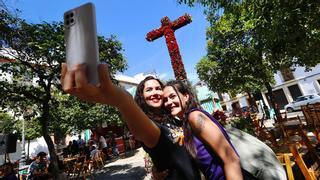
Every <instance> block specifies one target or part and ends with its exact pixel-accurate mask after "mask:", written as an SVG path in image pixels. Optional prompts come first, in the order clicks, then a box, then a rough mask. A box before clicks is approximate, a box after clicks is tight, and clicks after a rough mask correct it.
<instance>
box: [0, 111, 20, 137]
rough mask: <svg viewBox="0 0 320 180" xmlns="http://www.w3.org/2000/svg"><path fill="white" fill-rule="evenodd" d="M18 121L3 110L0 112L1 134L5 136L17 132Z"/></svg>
mask: <svg viewBox="0 0 320 180" xmlns="http://www.w3.org/2000/svg"><path fill="white" fill-rule="evenodd" d="M15 123H16V120H15V119H14V117H13V116H12V115H10V114H9V113H7V112H4V111H3V110H0V132H1V133H3V134H9V133H12V132H13V131H14V130H17V128H16V127H15Z"/></svg>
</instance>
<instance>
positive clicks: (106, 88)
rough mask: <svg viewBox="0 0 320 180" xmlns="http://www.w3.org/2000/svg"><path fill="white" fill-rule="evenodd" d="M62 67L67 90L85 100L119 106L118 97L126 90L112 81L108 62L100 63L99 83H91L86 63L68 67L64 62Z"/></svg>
mask: <svg viewBox="0 0 320 180" xmlns="http://www.w3.org/2000/svg"><path fill="white" fill-rule="evenodd" d="M61 68H62V69H61V85H62V88H63V90H64V91H65V92H67V93H69V94H71V95H74V96H77V97H78V98H80V99H82V100H84V101H88V102H93V103H101V104H108V105H111V106H116V107H118V106H119V104H120V101H119V100H118V99H117V97H120V96H119V93H121V91H124V90H123V89H121V88H120V87H118V86H116V85H114V84H113V83H112V81H111V79H110V76H109V70H108V66H107V65H106V64H99V65H98V75H99V80H100V84H98V85H93V84H91V83H89V81H88V78H87V74H86V71H87V66H86V65H84V64H77V65H74V66H73V68H71V69H68V67H67V65H66V64H65V63H63V64H62V67H61Z"/></svg>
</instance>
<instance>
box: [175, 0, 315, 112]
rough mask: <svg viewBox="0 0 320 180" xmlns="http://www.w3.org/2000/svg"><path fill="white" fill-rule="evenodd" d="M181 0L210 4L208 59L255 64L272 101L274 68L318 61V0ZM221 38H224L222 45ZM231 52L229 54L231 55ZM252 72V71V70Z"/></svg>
mask: <svg viewBox="0 0 320 180" xmlns="http://www.w3.org/2000/svg"><path fill="white" fill-rule="evenodd" d="M178 2H180V3H187V4H189V5H194V4H195V3H200V4H202V5H204V6H205V7H206V8H205V9H206V10H205V13H206V14H207V19H208V21H209V22H210V27H209V28H208V31H207V39H208V55H207V56H208V59H209V60H210V61H219V63H220V62H221V61H229V62H232V63H226V64H229V65H235V64H239V65H240V64H241V68H242V67H246V65H247V66H251V67H253V68H252V69H254V70H253V72H256V78H260V79H261V81H262V82H264V85H265V87H266V88H267V89H268V91H269V94H270V95H271V96H270V100H271V102H272V106H273V107H274V101H273V96H272V88H271V82H270V81H269V80H270V79H269V75H270V72H271V73H275V72H276V71H279V70H283V69H287V68H289V67H291V66H295V65H300V66H305V67H306V69H307V70H308V69H310V68H311V67H313V66H315V65H317V64H318V63H319V61H320V60H319V55H320V54H319V53H320V52H319V51H317V49H319V46H320V23H319V18H318V17H319V15H320V2H319V1H311V0H301V1H287V0H280V1H276V0H272V1H260V0H250V1H249V0H245V1H239V0H215V1H210V0H179V1H178ZM238 35H240V36H238ZM239 37H240V38H239ZM221 44H224V46H222V48H221ZM239 48H240V49H239ZM239 52H240V54H239ZM228 53H231V56H229V57H228V55H230V54H228ZM233 54H235V56H236V57H234V56H233ZM238 55H239V56H238ZM238 57H241V58H238ZM226 58H228V59H226ZM229 58H231V59H229ZM238 61H242V62H238ZM223 63H224V62H223ZM228 67H229V68H234V66H228ZM236 67H239V66H236ZM241 71H243V70H241ZM248 72H249V74H251V72H252V71H248ZM242 73H243V72H242ZM226 75H228V74H226ZM240 75H241V76H243V74H239V76H240ZM243 77H244V76H243ZM204 80H205V79H204ZM209 83H212V82H209ZM278 117H279V114H278Z"/></svg>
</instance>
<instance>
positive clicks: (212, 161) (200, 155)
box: [189, 109, 239, 180]
mask: <svg viewBox="0 0 320 180" xmlns="http://www.w3.org/2000/svg"><path fill="white" fill-rule="evenodd" d="M193 111H200V112H202V113H204V114H205V115H206V116H208V117H209V118H210V119H211V121H212V122H213V123H215V124H216V125H217V126H218V128H219V129H220V131H221V132H222V134H223V135H224V137H225V138H226V139H227V141H228V142H229V144H230V145H231V146H232V148H233V149H234V150H235V148H234V147H233V145H232V144H231V142H230V138H229V136H228V134H227V132H226V131H225V130H224V128H223V126H222V125H221V124H220V123H219V122H218V121H217V120H216V119H215V118H214V117H213V116H211V115H210V114H209V113H208V112H206V111H204V110H201V109H191V111H190V112H189V113H191V112H193ZM193 143H194V146H195V148H196V152H197V154H196V155H197V162H198V165H199V167H200V170H201V171H202V173H203V174H204V175H205V177H206V179H208V180H209V179H210V180H213V179H219V180H220V179H221V180H222V179H226V178H225V175H224V172H223V162H222V160H221V159H220V158H219V156H218V155H217V154H216V153H215V152H214V151H213V150H211V148H210V147H209V146H207V145H206V144H204V143H202V141H201V140H200V139H198V138H197V137H196V136H195V135H194V136H193ZM235 151H236V150H235ZM236 153H237V152H236ZM237 154H238V153H237ZM238 156H239V155H238Z"/></svg>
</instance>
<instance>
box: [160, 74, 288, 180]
mask: <svg viewBox="0 0 320 180" xmlns="http://www.w3.org/2000/svg"><path fill="white" fill-rule="evenodd" d="M164 105H165V107H166V109H167V110H168V111H170V113H171V115H172V116H177V117H179V118H180V119H181V120H182V121H183V128H184V134H185V138H184V141H185V146H186V148H187V149H188V151H189V152H190V154H191V155H192V156H193V157H194V158H195V159H196V160H197V162H198V164H199V166H200V169H201V171H202V173H203V174H204V175H205V177H206V179H210V180H213V179H231V180H234V179H243V178H244V179H279V180H280V179H281V180H282V179H286V175H285V171H284V169H283V167H282V165H281V164H280V163H279V161H278V160H277V158H276V156H275V154H274V153H273V152H272V150H271V149H270V148H269V147H267V146H266V145H265V144H263V143H262V142H261V141H259V140H258V139H256V138H254V137H252V136H250V135H248V134H245V133H243V132H241V131H240V130H237V129H235V128H230V130H231V131H230V130H228V129H225V128H224V127H223V126H222V125H221V124H219V122H218V121H217V120H216V119H214V117H213V116H211V115H210V114H209V113H208V112H206V111H204V110H203V109H202V108H201V106H200V105H199V103H198V102H197V100H196V97H195V96H194V94H193V93H192V91H191V88H189V86H188V85H186V84H185V83H184V82H182V81H179V80H175V81H170V82H168V83H167V85H166V87H165V88H164ZM228 133H229V134H230V136H229V135H228ZM237 133H238V134H240V136H235V134H237ZM231 135H232V136H231ZM230 137H232V138H233V139H231V138H230ZM232 143H233V144H232ZM236 148H239V149H236ZM237 150H238V151H237ZM239 155H240V157H241V158H240V157H239ZM258 156H260V157H258ZM240 159H241V160H243V161H240ZM249 161H251V162H249Z"/></svg>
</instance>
